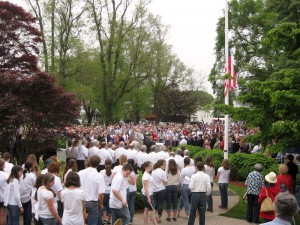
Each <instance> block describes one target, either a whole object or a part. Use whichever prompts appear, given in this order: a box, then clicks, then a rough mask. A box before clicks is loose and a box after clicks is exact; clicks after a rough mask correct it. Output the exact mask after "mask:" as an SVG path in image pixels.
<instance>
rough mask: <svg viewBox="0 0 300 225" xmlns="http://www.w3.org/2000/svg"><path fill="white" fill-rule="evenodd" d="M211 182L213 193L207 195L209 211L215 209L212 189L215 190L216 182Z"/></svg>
mask: <svg viewBox="0 0 300 225" xmlns="http://www.w3.org/2000/svg"><path fill="white" fill-rule="evenodd" d="M210 184H211V193H210V195H209V196H207V211H211V212H212V211H213V198H212V190H213V186H214V183H210Z"/></svg>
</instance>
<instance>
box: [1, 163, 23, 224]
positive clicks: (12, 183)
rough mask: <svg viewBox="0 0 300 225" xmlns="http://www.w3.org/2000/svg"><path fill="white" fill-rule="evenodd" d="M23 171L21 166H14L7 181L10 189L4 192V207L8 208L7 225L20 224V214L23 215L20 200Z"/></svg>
mask: <svg viewBox="0 0 300 225" xmlns="http://www.w3.org/2000/svg"><path fill="white" fill-rule="evenodd" d="M22 173H23V170H22V167H21V166H18V165H16V166H13V167H12V169H11V173H10V175H9V177H8V179H7V181H6V182H7V184H8V187H7V188H6V189H5V192H4V206H6V207H7V225H18V224H20V214H21V213H23V211H24V209H23V207H22V203H21V198H20V182H19V180H20V177H21V176H22Z"/></svg>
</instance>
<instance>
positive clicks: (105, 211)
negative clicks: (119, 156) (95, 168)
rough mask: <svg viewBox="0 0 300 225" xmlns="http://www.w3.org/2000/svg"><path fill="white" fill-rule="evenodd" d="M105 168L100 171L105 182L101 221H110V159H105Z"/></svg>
mask: <svg viewBox="0 0 300 225" xmlns="http://www.w3.org/2000/svg"><path fill="white" fill-rule="evenodd" d="M104 166H105V169H104V170H101V171H100V174H101V175H102V176H103V178H104V183H105V193H104V198H103V210H102V213H103V215H102V219H103V221H102V222H103V223H107V222H109V223H110V222H111V209H110V207H109V195H110V191H111V182H112V170H111V167H112V161H111V160H110V159H106V160H105V163H104Z"/></svg>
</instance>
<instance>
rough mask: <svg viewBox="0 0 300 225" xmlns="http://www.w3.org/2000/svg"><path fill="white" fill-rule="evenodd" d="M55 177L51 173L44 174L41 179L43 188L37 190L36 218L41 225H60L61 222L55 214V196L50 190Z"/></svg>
mask: <svg viewBox="0 0 300 225" xmlns="http://www.w3.org/2000/svg"><path fill="white" fill-rule="evenodd" d="M54 180H55V176H54V174H52V173H46V174H45V175H44V179H43V184H44V185H43V186H41V187H40V188H39V189H38V193H37V199H38V218H39V221H40V222H41V224H42V225H55V220H56V221H57V222H58V224H62V220H61V218H60V217H59V215H58V213H57V203H56V201H55V200H54V198H55V196H56V194H55V192H54V191H53V190H52V189H51V187H52V186H53V185H54Z"/></svg>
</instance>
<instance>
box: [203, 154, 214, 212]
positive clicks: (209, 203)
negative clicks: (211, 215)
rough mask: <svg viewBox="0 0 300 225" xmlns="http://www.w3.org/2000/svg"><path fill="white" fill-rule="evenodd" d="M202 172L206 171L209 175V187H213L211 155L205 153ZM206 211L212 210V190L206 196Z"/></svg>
mask: <svg viewBox="0 0 300 225" xmlns="http://www.w3.org/2000/svg"><path fill="white" fill-rule="evenodd" d="M204 173H206V174H207V175H208V176H209V179H210V184H211V189H213V186H214V176H215V166H214V163H213V161H212V156H211V155H207V156H206V158H205V165H204ZM206 211H208V212H213V198H212V192H211V193H210V195H209V196H207V210H206Z"/></svg>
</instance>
